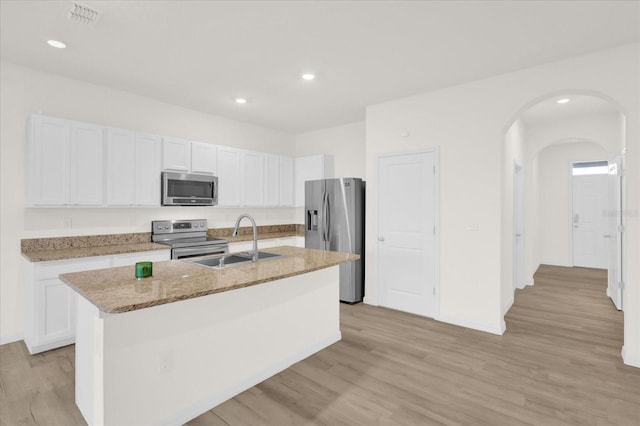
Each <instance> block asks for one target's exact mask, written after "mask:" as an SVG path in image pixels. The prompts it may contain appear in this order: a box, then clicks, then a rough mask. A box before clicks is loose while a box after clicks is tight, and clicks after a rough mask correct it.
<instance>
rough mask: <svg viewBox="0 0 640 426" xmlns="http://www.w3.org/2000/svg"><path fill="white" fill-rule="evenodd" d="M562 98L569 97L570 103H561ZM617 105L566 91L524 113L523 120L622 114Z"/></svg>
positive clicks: (535, 122)
mask: <svg viewBox="0 0 640 426" xmlns="http://www.w3.org/2000/svg"><path fill="white" fill-rule="evenodd" d="M560 99H569V102H568V103H564V104H559V103H558V102H557V101H558V100H560ZM620 113H621V112H620V111H619V110H618V109H617V107H616V106H615V105H614V104H612V103H611V102H609V101H606V100H604V99H600V98H597V97H595V96H590V95H583V94H575V93H566V94H563V95H559V96H555V97H553V98H549V99H545V100H543V101H541V102H539V103H538V104H536V105H533V106H532V107H531V108H529V109H527V110H526V111H525V112H524V113H523V114H522V117H521V118H522V120H523V121H524V123H525V124H528V125H539V124H546V123H549V122H556V121H560V120H570V119H572V118H575V117H585V116H590V117H591V116H596V115H603V114H620Z"/></svg>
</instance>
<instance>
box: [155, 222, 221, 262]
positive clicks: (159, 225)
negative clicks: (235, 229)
mask: <svg viewBox="0 0 640 426" xmlns="http://www.w3.org/2000/svg"><path fill="white" fill-rule="evenodd" d="M207 229H208V225H207V219H195V220H154V221H153V222H151V239H152V241H153V242H155V243H159V244H166V245H169V246H171V258H172V259H184V258H187V257H197V256H207V255H210V254H221V253H227V252H228V251H229V244H228V243H227V240H225V239H223V238H214V237H207Z"/></svg>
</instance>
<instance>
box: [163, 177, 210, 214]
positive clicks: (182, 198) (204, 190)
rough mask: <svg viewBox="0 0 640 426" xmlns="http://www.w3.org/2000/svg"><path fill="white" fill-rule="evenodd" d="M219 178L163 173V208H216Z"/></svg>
mask: <svg viewBox="0 0 640 426" xmlns="http://www.w3.org/2000/svg"><path fill="white" fill-rule="evenodd" d="M217 204H218V178H217V177H216V176H212V175H200V174H195V173H174V172H162V205H163V206H215V205H217Z"/></svg>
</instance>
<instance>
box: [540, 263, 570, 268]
mask: <svg viewBox="0 0 640 426" xmlns="http://www.w3.org/2000/svg"><path fill="white" fill-rule="evenodd" d="M540 265H549V266H563V267H565V268H573V263H564V262H552V261H542V262H540ZM540 265H538V268H539V267H540Z"/></svg>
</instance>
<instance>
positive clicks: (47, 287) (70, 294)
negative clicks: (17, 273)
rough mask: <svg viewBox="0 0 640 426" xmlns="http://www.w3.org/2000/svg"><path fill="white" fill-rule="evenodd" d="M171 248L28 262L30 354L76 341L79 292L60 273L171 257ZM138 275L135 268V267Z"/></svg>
mask: <svg viewBox="0 0 640 426" xmlns="http://www.w3.org/2000/svg"><path fill="white" fill-rule="evenodd" d="M169 257H170V253H169V250H159V251H150V252H140V253H131V254H119V255H112V256H98V257H87V258H82V259H68V260H56V261H52V262H36V263H32V262H28V261H27V260H25V261H24V262H25V263H24V270H25V287H24V289H25V293H24V295H25V304H24V307H25V321H24V324H25V332H24V342H25V344H26V345H27V349H28V350H29V353H31V354H35V353H38V352H43V351H47V350H49V349H54V348H59V347H61V346H65V345H70V344H72V343H74V341H75V332H76V327H75V324H76V293H75V292H74V291H73V290H71V288H70V287H69V286H67V285H66V284H65V283H63V282H62V281H60V279H59V278H58V275H60V274H66V273H70V272H80V271H91V270H95V269H102V268H108V267H110V266H125V265H133V264H135V263H136V262H140V261H152V262H154V261H162V260H169ZM131 275H132V276H133V275H134V270H133V269H132V270H131Z"/></svg>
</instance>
